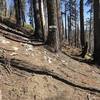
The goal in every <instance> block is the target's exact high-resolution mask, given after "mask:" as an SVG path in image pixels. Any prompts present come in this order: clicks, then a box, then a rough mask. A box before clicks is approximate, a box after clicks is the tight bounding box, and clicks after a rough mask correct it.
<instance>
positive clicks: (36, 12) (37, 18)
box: [33, 0, 43, 39]
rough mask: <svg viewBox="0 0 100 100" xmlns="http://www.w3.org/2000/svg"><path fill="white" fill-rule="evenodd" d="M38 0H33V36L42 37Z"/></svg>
mask: <svg viewBox="0 0 100 100" xmlns="http://www.w3.org/2000/svg"><path fill="white" fill-rule="evenodd" d="M39 2H40V0H33V9H34V21H35V37H36V38H40V39H43V33H42V23H41V15H40V11H39V10H40V9H39Z"/></svg>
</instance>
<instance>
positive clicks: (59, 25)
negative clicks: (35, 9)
mask: <svg viewBox="0 0 100 100" xmlns="http://www.w3.org/2000/svg"><path fill="white" fill-rule="evenodd" d="M56 3H57V4H56V5H57V22H58V31H59V41H60V44H59V45H60V47H61V45H62V43H63V26H62V16H61V11H60V0H56Z"/></svg>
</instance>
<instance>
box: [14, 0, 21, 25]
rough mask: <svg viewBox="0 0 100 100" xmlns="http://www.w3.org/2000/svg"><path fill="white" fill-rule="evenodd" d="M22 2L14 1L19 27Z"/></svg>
mask: <svg viewBox="0 0 100 100" xmlns="http://www.w3.org/2000/svg"><path fill="white" fill-rule="evenodd" d="M20 4H21V1H20V0H14V7H15V13H16V14H15V17H16V24H17V25H18V26H20V25H21V10H20V9H21V5H20Z"/></svg>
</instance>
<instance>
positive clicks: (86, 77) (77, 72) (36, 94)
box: [0, 36, 100, 100]
mask: <svg viewBox="0 0 100 100" xmlns="http://www.w3.org/2000/svg"><path fill="white" fill-rule="evenodd" d="M0 56H4V58H9V61H10V60H11V59H14V58H15V59H19V60H22V61H25V62H28V63H30V64H32V65H35V66H38V67H39V68H46V69H48V70H51V71H53V72H54V73H57V74H59V75H60V76H62V77H63V78H64V79H66V80H68V81H70V82H72V83H75V84H78V85H80V86H83V87H90V88H95V89H97V90H100V70H99V69H97V68H96V67H95V66H90V65H88V64H85V63H80V62H78V61H75V60H73V59H71V58H70V57H68V56H66V55H64V54H62V53H58V54H53V53H51V52H49V51H47V50H46V49H45V48H44V47H43V46H41V47H36V46H32V45H29V44H25V43H20V42H15V41H12V40H10V39H7V38H5V37H3V36H0ZM6 68H8V70H7V69H5V67H4V66H2V65H1V67H0V79H1V81H0V88H1V89H0V90H1V94H2V95H3V96H2V98H3V100H100V93H99V91H98V92H95V91H90V90H88V89H87V90H85V89H82V88H80V87H75V86H72V85H71V84H65V83H64V82H62V81H60V80H57V79H55V78H53V77H51V76H47V75H40V74H35V73H29V72H25V71H20V70H18V69H16V68H13V67H11V66H10V64H9V63H7V66H6ZM9 72H10V73H9Z"/></svg>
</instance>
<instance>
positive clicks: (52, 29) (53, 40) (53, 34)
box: [46, 0, 59, 52]
mask: <svg viewBox="0 0 100 100" xmlns="http://www.w3.org/2000/svg"><path fill="white" fill-rule="evenodd" d="M47 9H48V27H49V32H48V38H47V42H46V44H47V45H48V46H49V47H50V48H51V51H53V52H57V51H59V32H58V25H57V6H56V0H47Z"/></svg>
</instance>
